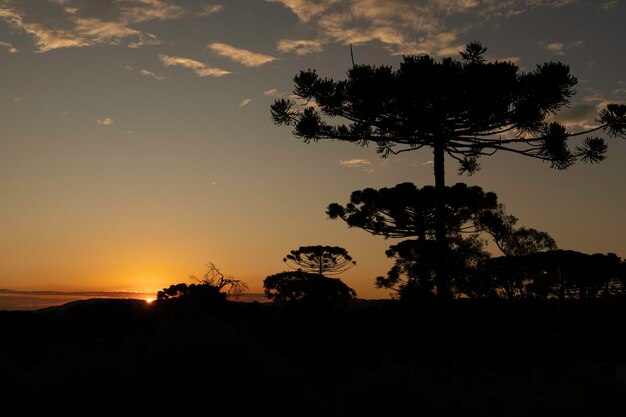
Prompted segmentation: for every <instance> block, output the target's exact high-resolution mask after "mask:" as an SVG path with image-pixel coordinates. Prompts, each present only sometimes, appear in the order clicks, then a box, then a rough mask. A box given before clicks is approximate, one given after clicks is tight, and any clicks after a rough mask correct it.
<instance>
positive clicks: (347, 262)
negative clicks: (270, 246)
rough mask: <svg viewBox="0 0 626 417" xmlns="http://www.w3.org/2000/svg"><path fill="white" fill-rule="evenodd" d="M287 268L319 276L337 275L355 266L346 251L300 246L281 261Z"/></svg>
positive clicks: (335, 248)
mask: <svg viewBox="0 0 626 417" xmlns="http://www.w3.org/2000/svg"><path fill="white" fill-rule="evenodd" d="M283 262H285V263H286V264H287V265H288V266H289V267H291V268H293V269H301V270H302V271H304V272H310V273H317V274H319V275H337V274H341V273H342V272H345V271H347V270H348V269H350V268H352V267H353V266H354V265H356V262H355V261H353V260H352V257H351V256H350V255H349V254H348V251H347V250H345V249H344V248H340V247H339V246H322V245H317V246H300V247H299V248H298V249H295V250H292V251H291V252H289V254H288V255H287V256H285V258H284V259H283Z"/></svg>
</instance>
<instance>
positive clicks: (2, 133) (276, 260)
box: [0, 0, 626, 298]
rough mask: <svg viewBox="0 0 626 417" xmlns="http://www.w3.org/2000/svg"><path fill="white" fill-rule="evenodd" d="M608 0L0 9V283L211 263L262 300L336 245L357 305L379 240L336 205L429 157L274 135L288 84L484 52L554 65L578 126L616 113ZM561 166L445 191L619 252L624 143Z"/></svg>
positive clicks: (613, 16)
mask: <svg viewBox="0 0 626 417" xmlns="http://www.w3.org/2000/svg"><path fill="white" fill-rule="evenodd" d="M625 3H626V2H625V1H623V0H610V1H608V0H607V1H600V0H597V1H587V0H504V1H495V0H423V1H417V0H416V1H409V0H316V1H312V0H256V1H255V0H246V1H243V0H233V1H228V2H226V1H224V2H218V1H215V2H205V1H200V0H185V1H177V0H80V1H78V0H37V1H32V0H2V1H1V2H0V79H1V81H0V193H1V195H2V198H1V199H0V230H2V233H1V234H0V288H10V289H16V290H20V291H35V290H38V291H43V290H46V291H138V292H148V293H149V292H156V291H158V290H160V289H162V288H163V287H166V286H169V285H170V284H173V283H178V282H188V283H189V282H192V281H190V280H189V276H190V275H197V276H201V275H202V274H203V273H204V272H205V271H206V267H205V265H206V264H207V263H208V262H213V263H215V264H216V265H217V266H218V267H219V268H220V269H221V271H222V272H223V273H225V274H226V275H232V276H234V277H235V278H239V279H242V280H244V281H246V282H247V283H248V285H249V287H250V291H251V292H262V281H263V279H264V278H265V277H266V276H267V275H270V274H273V273H277V272H280V271H283V270H286V269H287V267H286V266H285V265H284V264H283V262H282V259H283V258H284V256H285V255H286V254H287V253H289V251H290V250H292V249H296V248H298V247H299V246H303V245H317V244H324V245H335V246H342V247H344V248H346V249H347V250H348V251H349V253H350V254H351V255H352V257H353V258H354V259H355V260H356V261H357V265H356V266H355V267H354V268H353V269H352V270H350V271H348V272H346V273H345V274H344V275H342V279H343V280H344V281H345V282H346V283H347V284H348V285H350V286H351V287H353V288H354V289H355V290H356V291H357V293H358V294H359V296H360V297H363V298H385V297H387V296H388V292H389V291H388V290H377V289H375V288H374V278H375V277H376V276H378V275H384V274H385V273H386V271H387V270H388V269H389V267H390V266H391V264H392V260H389V259H387V258H386V256H385V253H384V252H385V250H386V249H387V247H388V246H389V245H391V244H393V243H396V242H395V241H393V240H385V239H384V238H382V237H378V236H372V235H369V234H368V233H367V232H365V231H363V230H359V229H349V228H348V227H347V226H346V225H345V223H343V222H342V221H341V220H330V219H328V218H327V215H326V214H325V209H326V206H327V205H328V204H330V203H333V202H339V203H342V204H343V203H346V202H347V201H348V198H349V195H350V193H351V192H352V191H354V190H358V189H363V188H367V187H373V188H381V187H388V186H393V185H395V184H397V183H400V182H406V181H410V182H414V183H415V184H417V185H418V186H424V185H430V184H432V183H433V171H432V155H431V154H430V153H429V152H428V151H427V150H420V151H416V152H408V153H404V154H401V155H398V156H391V157H389V158H387V159H381V158H380V157H379V156H378V155H377V154H376V153H375V147H369V148H361V147H358V146H355V145H351V144H346V143H340V142H328V143H318V144H304V143H303V142H302V141H301V140H299V139H297V138H295V137H294V136H293V135H292V133H291V131H290V129H289V128H285V127H277V126H274V125H273V124H272V121H271V117H270V105H271V104H272V102H273V101H274V100H275V99H276V98H280V97H284V98H287V97H289V96H290V95H291V94H292V90H293V77H294V75H296V74H297V73H298V72H299V71H300V70H306V69H309V68H311V69H316V70H317V71H318V73H320V74H321V75H323V76H328V77H334V78H335V79H342V78H344V77H345V74H346V71H347V69H348V68H349V67H350V65H351V57H350V49H349V46H348V45H349V44H350V43H351V44H352V45H353V52H354V59H355V62H356V63H357V64H375V65H391V66H397V65H398V64H399V62H400V61H401V60H402V55H403V54H423V53H428V54H431V55H433V56H436V57H443V56H455V57H458V51H460V50H462V49H463V48H464V44H466V43H467V42H471V41H474V40H478V41H480V42H482V43H483V44H484V45H485V46H486V47H487V48H488V51H487V55H488V58H489V59H491V60H494V59H499V60H511V61H513V62H515V63H516V64H518V65H519V66H520V68H521V69H522V70H524V71H531V70H533V69H534V68H535V66H536V65H537V64H541V63H543V62H547V61H561V62H564V63H566V64H569V65H570V67H571V71H572V73H573V75H575V76H576V77H577V78H578V80H579V83H578V85H577V94H576V96H575V97H574V98H573V100H572V103H571V107H569V108H568V109H566V110H564V111H563V113H562V114H561V115H559V116H558V118H559V120H561V121H563V122H564V123H566V124H567V126H568V128H569V129H570V130H572V131H577V130H580V129H584V128H585V127H586V126H590V125H592V124H593V123H594V117H595V116H596V114H597V110H598V109H599V108H601V107H602V106H604V105H605V104H606V103H609V102H614V103H625V102H626V48H625V46H624V40H626V26H625V25H624V24H623V17H624V16H626V4H625ZM607 156H608V157H607V160H606V161H604V162H603V163H601V164H596V165H587V164H577V165H575V166H573V167H571V168H570V169H568V170H566V171H555V170H552V169H550V168H549V166H548V164H546V163H542V162H540V161H536V160H531V159H529V158H523V157H521V156H517V155H512V154H511V155H507V154H502V153H501V154H497V155H495V156H493V157H489V158H484V159H483V160H482V161H481V163H482V170H481V171H480V172H478V173H477V174H475V175H473V176H471V177H467V176H458V175H457V174H456V172H455V171H456V169H455V168H454V166H453V164H452V162H453V161H448V169H447V177H446V181H447V183H448V184H453V183H456V182H466V183H468V184H472V185H480V186H481V187H483V189H485V190H488V191H493V192H495V193H497V195H498V197H499V200H500V202H502V203H504V204H505V206H506V207H507V210H508V212H509V213H511V214H513V215H515V216H517V217H518V218H519V224H520V225H524V226H528V227H533V228H536V229H539V230H542V231H546V232H548V233H550V234H551V235H552V236H553V237H554V238H555V239H556V241H557V244H558V245H559V247H560V248H563V249H572V250H578V251H583V252H589V253H594V252H603V253H606V252H613V253H617V254H618V255H619V256H622V257H626V239H624V236H626V219H625V218H624V213H626V193H624V191H623V190H624V183H626V141H623V140H619V139H611V140H609V150H608V154H607Z"/></svg>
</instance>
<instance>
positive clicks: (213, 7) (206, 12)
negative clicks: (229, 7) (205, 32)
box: [198, 4, 224, 17]
mask: <svg viewBox="0 0 626 417" xmlns="http://www.w3.org/2000/svg"><path fill="white" fill-rule="evenodd" d="M223 10H224V6H222V5H221V4H207V5H205V6H204V7H202V10H201V11H200V12H199V13H198V16H200V17H205V16H211V15H212V14H215V13H219V12H221V11H223Z"/></svg>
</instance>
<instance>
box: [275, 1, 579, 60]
mask: <svg viewBox="0 0 626 417" xmlns="http://www.w3.org/2000/svg"><path fill="white" fill-rule="evenodd" d="M266 1H267V2H271V3H278V4H281V5H283V6H284V7H286V8H287V9H289V10H291V11H292V12H293V13H294V14H295V15H296V16H297V18H298V19H299V21H300V23H301V24H307V25H309V26H313V27H315V28H316V29H317V30H318V33H319V36H318V37H317V39H316V42H319V43H320V46H321V45H323V44H325V43H328V42H339V43H343V44H346V45H347V44H353V45H359V44H366V43H371V42H379V43H381V44H382V45H383V46H385V47H386V48H387V49H388V50H389V51H390V52H391V53H392V54H396V55H400V54H418V53H428V54H431V55H439V56H444V55H456V54H457V52H458V51H459V50H462V48H463V47H464V44H465V43H464V42H460V41H459V39H460V38H461V36H462V35H463V34H464V33H465V32H466V31H467V30H468V29H469V27H470V26H468V25H465V24H463V25H462V24H460V23H459V22H460V21H465V22H467V21H471V22H472V25H471V26H476V25H480V24H483V23H486V22H493V21H496V22H498V23H499V21H502V20H506V19H511V18H513V17H515V16H518V15H520V14H522V13H526V12H528V11H530V10H533V9H536V8H540V7H543V8H551V9H553V8H559V7H565V6H567V5H569V4H573V3H575V1H576V0H501V1H496V0H421V1H414V0H358V1H356V0H353V1H339V0H266ZM284 46H285V47H287V49H288V48H289V47H290V46H291V45H289V44H285V45H284ZM279 50H281V49H279ZM295 50H296V49H294V51H295ZM303 53H304V52H303ZM356 60H357V62H358V55H357V56H356Z"/></svg>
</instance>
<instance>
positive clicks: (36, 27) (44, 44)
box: [0, 8, 88, 52]
mask: <svg viewBox="0 0 626 417" xmlns="http://www.w3.org/2000/svg"><path fill="white" fill-rule="evenodd" d="M0 19H2V20H4V21H5V22H7V23H8V24H9V25H10V26H12V27H14V28H16V29H18V30H22V31H24V32H26V33H29V34H31V35H33V37H34V38H35V47H36V48H37V51H38V52H47V51H50V50H53V49H58V48H71V47H81V46H87V45H88V43H87V42H86V41H85V40H84V39H81V38H80V37H79V36H77V35H76V34H74V33H72V32H71V31H69V30H64V29H55V28H52V27H47V26H45V25H42V24H38V23H28V22H26V21H24V18H23V16H22V14H21V13H19V12H17V11H15V10H13V9H9V8H0Z"/></svg>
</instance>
